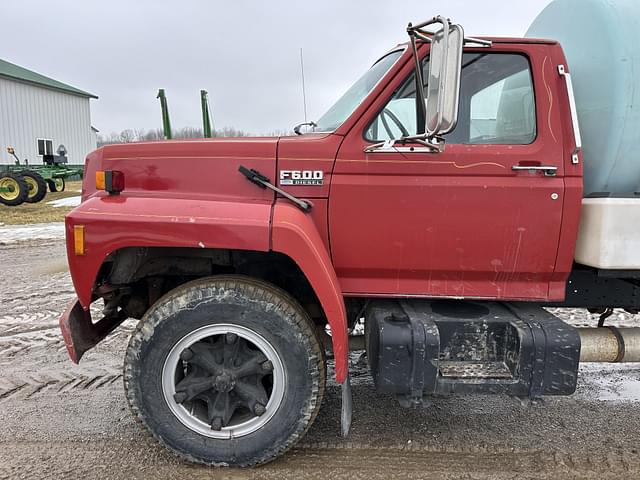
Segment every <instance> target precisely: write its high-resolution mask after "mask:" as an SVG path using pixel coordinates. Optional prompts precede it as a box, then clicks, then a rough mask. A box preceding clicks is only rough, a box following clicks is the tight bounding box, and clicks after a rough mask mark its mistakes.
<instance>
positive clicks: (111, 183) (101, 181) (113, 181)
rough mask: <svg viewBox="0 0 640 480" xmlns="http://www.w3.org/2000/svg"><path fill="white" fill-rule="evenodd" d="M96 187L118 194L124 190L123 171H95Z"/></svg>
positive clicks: (111, 193)
mask: <svg viewBox="0 0 640 480" xmlns="http://www.w3.org/2000/svg"><path fill="white" fill-rule="evenodd" d="M96 189H98V190H104V191H105V192H108V193H109V194H110V195H118V194H119V193H120V192H121V191H122V190H124V173H122V172H121V171H119V170H105V171H101V170H99V171H97V172H96Z"/></svg>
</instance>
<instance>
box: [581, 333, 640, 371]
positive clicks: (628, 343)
mask: <svg viewBox="0 0 640 480" xmlns="http://www.w3.org/2000/svg"><path fill="white" fill-rule="evenodd" d="M578 333H579V334H580V343H581V347H580V362H581V363H582V362H600V363H617V362H640V327H610V326H608V327H599V328H578Z"/></svg>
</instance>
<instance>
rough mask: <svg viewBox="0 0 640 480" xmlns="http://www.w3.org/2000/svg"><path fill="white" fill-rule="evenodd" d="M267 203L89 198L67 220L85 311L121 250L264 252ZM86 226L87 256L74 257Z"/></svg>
mask: <svg viewBox="0 0 640 480" xmlns="http://www.w3.org/2000/svg"><path fill="white" fill-rule="evenodd" d="M270 216H271V203H240V202H225V201H219V200H201V201H194V200H193V199H180V198H148V197H124V196H122V197H120V196H106V197H92V198H90V199H88V200H87V201H85V202H83V203H82V204H80V206H78V207H77V208H75V209H74V210H73V211H72V212H71V213H69V214H68V215H67V217H66V219H65V222H66V234H67V235H66V237H67V257H68V260H69V270H70V271H71V274H72V278H73V286H74V287H75V290H76V293H77V294H78V299H79V300H80V303H81V304H82V307H83V308H84V309H85V310H88V308H89V305H90V303H91V299H92V298H91V297H92V289H93V285H94V283H95V280H96V277H97V275H98V270H99V268H100V266H101V265H102V263H103V262H104V260H105V258H106V257H107V256H108V255H109V254H110V253H112V252H115V251H116V250H118V249H120V248H124V247H187V248H230V249H242V250H255V251H263V252H267V251H268V250H269V220H270ZM75 225H84V230H85V254H84V255H76V254H75V253H74V226H75Z"/></svg>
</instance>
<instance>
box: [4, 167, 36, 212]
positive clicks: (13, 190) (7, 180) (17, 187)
mask: <svg viewBox="0 0 640 480" xmlns="http://www.w3.org/2000/svg"><path fill="white" fill-rule="evenodd" d="M28 194H29V187H28V186H27V184H26V182H25V181H24V179H23V178H22V177H21V176H20V175H17V174H15V173H12V172H5V173H0V203H2V204H4V205H8V206H10V207H15V206H16V205H20V204H21V203H23V202H24V201H25V200H26V199H27V195H28Z"/></svg>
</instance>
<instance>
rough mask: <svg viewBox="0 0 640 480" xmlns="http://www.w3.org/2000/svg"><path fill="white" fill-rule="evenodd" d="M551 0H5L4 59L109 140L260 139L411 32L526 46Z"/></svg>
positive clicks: (324, 99)
mask: <svg viewBox="0 0 640 480" xmlns="http://www.w3.org/2000/svg"><path fill="white" fill-rule="evenodd" d="M549 1H550V0H526V1H523V0H448V1H445V0H442V1H436V0H431V1H429V0H422V1H418V0H411V1H381V0H368V1H365V0H342V1H340V0H322V1H304V0H297V1H283V0H270V1H257V0H256V1H248V0H226V1H213V0H211V1H205V0H181V1H163V0H155V1H152V0H136V1H133V0H129V1H125V0H102V1H95V0H82V1H79V0H76V1H62V0H20V1H13V0H0V24H1V25H2V29H1V31H2V35H1V37H0V58H2V59H4V60H7V61H9V62H12V63H16V64H18V65H20V66H23V67H25V68H28V69H31V70H34V71H36V72H38V73H41V74H43V75H47V76H49V77H52V78H54V79H56V80H59V81H62V82H65V83H68V84H70V85H73V86H75V87H78V88H80V89H83V90H86V91H89V92H91V93H93V94H95V95H97V96H98V97H99V99H98V100H92V101H91V114H92V123H93V125H94V126H95V127H96V128H97V129H98V130H100V132H101V134H103V135H109V134H110V133H111V132H120V131H122V130H124V129H127V128H131V129H150V128H160V127H161V126H162V121H161V115H160V104H159V101H158V100H157V99H156V94H157V91H158V88H164V89H165V90H166V92H167V98H168V102H169V111H170V114H171V121H172V125H173V126H174V127H185V126H193V127H200V126H201V114H200V96H199V95H200V94H199V92H200V89H205V90H207V91H208V92H209V99H210V100H209V101H210V106H211V110H212V117H213V123H214V126H215V128H222V127H225V126H227V127H233V128H236V129H239V130H243V131H246V132H250V133H253V134H261V133H270V132H274V131H281V130H291V129H292V127H293V125H295V124H296V123H299V122H302V121H303V119H304V110H303V98H302V86H301V71H300V48H302V49H303V52H304V70H305V83H306V97H307V116H308V118H309V119H317V118H319V117H320V116H321V115H322V114H323V113H324V111H326V110H327V109H328V108H329V107H330V106H331V105H332V104H333V102H334V101H335V100H337V99H338V98H339V97H340V95H341V94H342V93H343V92H344V91H345V90H346V89H347V88H348V87H349V86H350V85H351V84H352V83H353V82H354V81H355V80H356V79H357V78H358V77H359V76H360V75H361V74H362V73H363V72H364V71H365V70H366V69H367V68H369V67H370V66H371V64H372V63H373V62H375V61H376V60H377V58H379V57H380V56H381V55H382V54H384V53H385V52H386V51H387V50H389V49H390V48H391V47H393V46H395V45H397V44H398V43H401V42H405V41H406V39H407V36H406V32H405V29H406V26H407V23H408V22H410V21H411V22H414V23H417V22H420V21H423V20H426V19H427V18H430V17H432V16H434V15H438V14H441V15H445V16H447V17H449V18H451V20H452V21H453V22H454V23H460V24H461V25H462V26H463V27H464V29H465V34H467V35H471V36H473V35H483V34H485V35H494V36H523V35H524V33H525V31H526V30H527V28H528V26H529V25H530V23H531V22H532V21H533V19H534V18H535V17H536V15H537V14H538V13H539V12H540V11H541V10H542V9H543V8H544V7H545V6H546V5H547V4H548V3H549Z"/></svg>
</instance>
